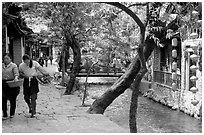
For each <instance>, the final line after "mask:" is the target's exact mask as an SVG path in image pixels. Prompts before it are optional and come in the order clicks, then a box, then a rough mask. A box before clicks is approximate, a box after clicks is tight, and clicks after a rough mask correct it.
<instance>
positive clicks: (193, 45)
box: [190, 43, 198, 50]
mask: <svg viewBox="0 0 204 135" xmlns="http://www.w3.org/2000/svg"><path fill="white" fill-rule="evenodd" d="M190 47H191V48H192V49H194V50H196V49H198V44H195V43H191V44H190Z"/></svg>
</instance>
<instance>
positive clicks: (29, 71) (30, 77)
mask: <svg viewBox="0 0 204 135" xmlns="http://www.w3.org/2000/svg"><path fill="white" fill-rule="evenodd" d="M22 59H23V63H21V64H20V65H19V71H20V76H21V77H23V78H24V82H23V94H24V99H25V102H26V103H27V104H28V107H29V113H31V118H33V117H35V114H36V99H37V93H38V92H39V86H38V81H37V79H36V76H38V75H39V74H38V71H40V72H41V73H42V74H43V75H49V74H48V73H47V72H46V71H45V70H44V69H43V68H42V66H40V64H39V63H38V62H37V61H34V60H32V59H31V58H30V56H29V55H27V54H25V55H24V56H23V58H22Z"/></svg>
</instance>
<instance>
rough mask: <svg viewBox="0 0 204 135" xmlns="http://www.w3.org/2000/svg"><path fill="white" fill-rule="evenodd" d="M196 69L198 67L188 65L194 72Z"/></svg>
mask: <svg viewBox="0 0 204 135" xmlns="http://www.w3.org/2000/svg"><path fill="white" fill-rule="evenodd" d="M197 69H198V67H197V66H195V65H192V66H190V70H191V71H193V72H195V71H196V70H197Z"/></svg>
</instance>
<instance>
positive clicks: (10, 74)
mask: <svg viewBox="0 0 204 135" xmlns="http://www.w3.org/2000/svg"><path fill="white" fill-rule="evenodd" d="M11 59H12V58H11V55H10V54H8V53H6V54H4V55H3V63H2V111H3V118H2V119H3V120H5V119H7V118H8V114H7V101H8V100H9V101H10V118H13V117H14V115H15V110H16V98H17V96H18V94H19V91H20V87H12V88H11V87H9V86H8V83H7V81H12V80H14V81H17V80H18V77H19V71H18V67H17V65H16V64H15V63H13V62H12V61H11Z"/></svg>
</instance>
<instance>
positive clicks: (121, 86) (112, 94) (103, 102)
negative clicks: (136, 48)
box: [87, 37, 156, 114]
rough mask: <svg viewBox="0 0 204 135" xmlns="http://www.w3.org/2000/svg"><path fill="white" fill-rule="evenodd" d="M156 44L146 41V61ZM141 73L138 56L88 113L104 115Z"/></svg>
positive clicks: (148, 38) (149, 40) (148, 39)
mask: <svg viewBox="0 0 204 135" xmlns="http://www.w3.org/2000/svg"><path fill="white" fill-rule="evenodd" d="M155 46H156V44H155V42H154V40H153V39H150V37H147V38H146V40H145V47H144V48H145V49H144V57H145V60H147V58H148V57H149V56H150V55H151V53H152V51H153V50H154V48H155ZM139 71H140V59H139V56H138V55H137V56H136V57H135V59H134V61H133V62H132V63H131V65H130V66H129V68H128V70H127V71H126V72H125V73H124V74H123V75H122V76H121V77H120V78H119V79H118V80H117V81H116V82H115V83H114V84H113V85H112V86H111V87H110V88H109V89H108V90H107V91H106V92H105V93H104V94H103V95H102V96H101V97H100V98H98V99H96V100H95V101H94V102H93V104H92V105H91V107H90V108H89V109H88V111H87V112H88V113H95V114H103V113H104V111H105V109H106V108H107V107H108V106H109V105H110V104H111V103H112V102H113V101H114V100H115V99H116V98H117V97H118V96H120V95H121V94H122V93H124V92H125V90H126V89H127V88H129V87H130V85H131V84H132V82H133V80H134V79H135V76H136V75H137V74H138V72H139Z"/></svg>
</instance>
